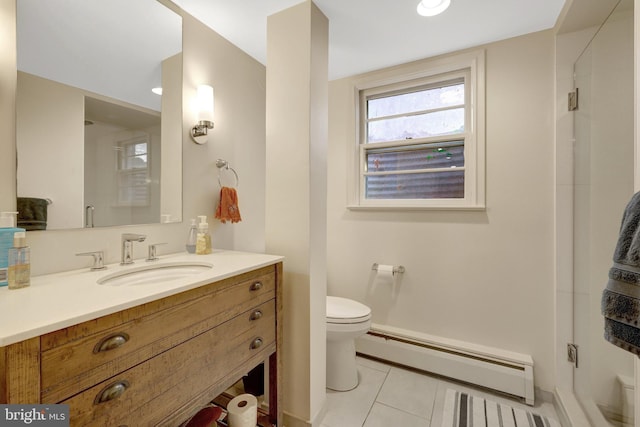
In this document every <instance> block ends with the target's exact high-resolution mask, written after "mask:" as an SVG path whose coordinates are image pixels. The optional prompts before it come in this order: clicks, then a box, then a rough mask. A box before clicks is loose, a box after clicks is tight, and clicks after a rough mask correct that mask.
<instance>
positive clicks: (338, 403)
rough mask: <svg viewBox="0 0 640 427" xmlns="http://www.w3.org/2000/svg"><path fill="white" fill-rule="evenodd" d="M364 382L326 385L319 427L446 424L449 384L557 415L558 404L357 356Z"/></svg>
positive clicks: (480, 394) (548, 415)
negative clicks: (531, 401)
mask: <svg viewBox="0 0 640 427" xmlns="http://www.w3.org/2000/svg"><path fill="white" fill-rule="evenodd" d="M357 361H358V374H359V377H360V385H359V386H358V387H357V388H355V389H354V390H351V391H346V392H335V391H331V390H327V405H326V413H325V416H324V418H323V420H322V423H321V426H320V427H389V426H394V427H400V426H401V427H441V425H442V409H443V407H444V398H445V393H446V390H447V388H453V389H456V390H461V391H467V392H470V393H474V394H476V395H479V396H482V397H484V398H485V399H489V400H493V401H495V402H503V403H505V404H508V405H511V406H515V407H521V408H522V409H524V410H527V411H531V412H535V413H538V414H541V415H545V416H547V417H549V418H555V419H556V420H557V419H558V416H557V415H556V412H555V409H554V407H553V404H552V403H550V402H536V405H535V406H534V407H531V406H527V405H526V404H524V402H522V401H520V400H518V399H517V398H509V397H506V396H504V395H500V394H493V393H490V392H488V391H487V390H480V389H474V388H473V387H470V386H467V385H463V384H460V383H457V382H453V381H448V380H446V379H443V378H440V377H435V376H430V375H427V374H423V373H419V372H415V371H412V370H408V369H403V368H400V367H396V366H390V365H387V364H384V363H381V362H378V361H375V360H371V359H367V358H364V357H360V356H358V358H357Z"/></svg>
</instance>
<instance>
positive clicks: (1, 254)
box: [0, 212, 25, 286]
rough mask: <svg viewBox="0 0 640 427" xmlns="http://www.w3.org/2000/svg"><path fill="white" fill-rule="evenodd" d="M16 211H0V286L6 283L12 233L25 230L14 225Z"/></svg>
mask: <svg viewBox="0 0 640 427" xmlns="http://www.w3.org/2000/svg"><path fill="white" fill-rule="evenodd" d="M17 215H18V212H0V286H7V285H8V276H9V250H10V249H11V247H12V245H13V237H14V234H15V233H16V232H18V231H25V230H24V228H17V227H16V216H17Z"/></svg>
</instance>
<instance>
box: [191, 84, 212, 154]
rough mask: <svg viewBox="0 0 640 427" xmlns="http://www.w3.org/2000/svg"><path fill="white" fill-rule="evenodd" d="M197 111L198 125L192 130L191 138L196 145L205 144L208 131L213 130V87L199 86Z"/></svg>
mask: <svg viewBox="0 0 640 427" xmlns="http://www.w3.org/2000/svg"><path fill="white" fill-rule="evenodd" d="M196 109H197V114H198V124H196V125H195V126H194V127H192V128H191V138H192V139H193V141H194V142H195V143H196V144H205V143H206V142H207V132H208V130H209V129H213V88H212V87H211V86H207V85H201V86H198V97H197V100H196Z"/></svg>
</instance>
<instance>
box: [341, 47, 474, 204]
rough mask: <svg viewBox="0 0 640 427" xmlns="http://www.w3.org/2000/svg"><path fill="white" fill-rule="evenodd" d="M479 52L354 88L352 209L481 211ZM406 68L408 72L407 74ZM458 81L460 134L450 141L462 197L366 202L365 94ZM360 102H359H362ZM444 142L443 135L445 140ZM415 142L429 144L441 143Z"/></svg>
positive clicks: (421, 65)
mask: <svg viewBox="0 0 640 427" xmlns="http://www.w3.org/2000/svg"><path fill="white" fill-rule="evenodd" d="M484 57H485V52H484V50H476V51H472V52H467V53H462V54H456V55H450V56H446V57H443V58H437V59H432V60H425V61H420V62H418V63H415V64H411V65H410V66H408V67H406V68H405V67H402V68H398V69H391V71H390V72H386V73H384V74H385V75H384V77H383V78H376V77H373V78H372V77H368V78H366V79H362V80H360V81H358V82H356V84H355V87H354V89H355V112H356V117H355V122H356V132H355V133H356V138H355V147H354V150H353V152H352V155H353V161H352V162H351V164H352V169H353V170H352V173H351V174H350V183H349V187H350V189H349V193H350V201H349V205H348V206H347V207H348V208H349V209H352V210H358V209H362V210H412V209H466V210H482V209H485V64H484ZM407 69H410V71H407ZM460 77H464V80H465V98H466V99H465V110H466V112H465V131H464V132H463V133H461V134H456V135H455V137H454V138H456V139H464V156H465V166H464V171H465V184H464V198H456V199H453V198H452V199H367V198H366V195H365V190H366V188H365V178H366V175H365V174H366V148H365V146H366V145H367V144H366V142H365V141H364V138H366V129H365V127H364V126H365V125H366V120H365V119H366V117H365V114H366V111H363V110H365V109H366V107H364V108H363V105H366V96H368V95H372V94H376V93H384V92H391V91H393V90H398V89H404V88H411V87H414V86H415V87H419V86H424V85H425V84H427V85H428V84H437V83H438V82H448V81H451V80H452V79H456V78H460ZM363 99H364V101H363ZM363 102H364V104H363ZM447 138H448V137H447ZM441 139H442V138H441V137H436V138H433V137H431V138H421V139H420V141H423V142H430V141H434V140H441ZM417 142H418V140H416V139H412V140H406V141H390V142H380V143H372V144H371V145H370V147H369V148H374V147H375V148H383V147H393V146H404V145H414V144H416V143H417Z"/></svg>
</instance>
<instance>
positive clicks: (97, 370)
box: [41, 268, 275, 403]
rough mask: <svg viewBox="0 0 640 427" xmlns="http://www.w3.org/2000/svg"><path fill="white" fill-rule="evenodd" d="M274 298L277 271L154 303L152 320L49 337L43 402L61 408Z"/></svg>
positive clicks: (140, 311)
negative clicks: (84, 392) (93, 387)
mask: <svg viewBox="0 0 640 427" xmlns="http://www.w3.org/2000/svg"><path fill="white" fill-rule="evenodd" d="M118 291H120V290H118ZM185 295H186V296H185ZM273 298H275V272H274V270H273V268H271V269H267V270H266V271H262V272H261V274H259V275H255V274H254V275H250V276H245V277H242V276H241V278H240V280H238V279H236V280H235V281H232V282H229V281H222V282H217V283H213V284H210V285H207V286H204V287H201V288H198V289H195V290H193V291H189V292H186V293H184V295H183V294H181V295H180V299H177V298H175V297H167V298H164V299H162V300H159V301H154V302H153V303H152V304H153V307H152V308H153V311H152V312H151V313H149V314H146V313H145V306H144V305H143V306H140V307H135V308H132V309H129V310H124V311H123V312H120V313H117V314H115V315H110V316H105V317H104V318H101V319H98V320H97V321H89V322H85V323H82V324H79V325H77V326H74V327H71V328H67V329H65V330H61V331H56V332H53V333H51V334H48V335H44V336H43V337H42V340H41V343H42V349H43V352H42V355H41V375H42V380H41V400H42V402H50V403H54V402H59V401H61V400H63V399H65V398H67V397H69V396H72V395H74V394H77V393H79V392H81V391H82V390H84V389H86V388H88V387H90V386H91V385H93V384H96V383H98V382H101V381H103V380H106V379H107V378H110V377H112V376H114V375H117V374H118V373H120V372H122V371H124V370H126V369H129V368H131V367H132V366H135V365H137V364H139V363H141V362H143V361H145V360H147V359H149V358H151V357H154V356H155V355H158V354H160V353H162V352H164V351H166V350H168V349H170V348H172V347H174V346H176V345H178V344H180V343H183V342H185V341H187V340H189V339H190V338H192V337H194V336H196V335H199V334H202V333H203V332H205V331H207V330H209V329H211V328H214V327H216V326H217V325H220V324H222V323H223V322H226V321H228V320H229V319H232V318H233V317H235V316H237V315H238V314H240V313H243V312H245V311H247V310H249V309H250V308H251V307H255V306H257V305H259V304H262V303H264V302H266V301H269V300H272V299H273ZM176 299H177V301H176ZM158 306H160V307H162V309H160V310H159V309H158ZM112 316H116V317H115V318H111V317H112ZM120 320H125V321H124V322H123V321H120ZM119 321H120V322H119ZM105 324H106V325H110V327H107V328H104V327H103V326H104V325H105ZM69 337H71V338H69Z"/></svg>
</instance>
